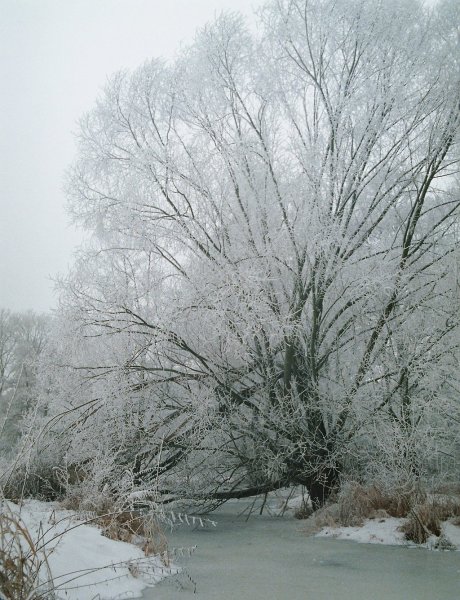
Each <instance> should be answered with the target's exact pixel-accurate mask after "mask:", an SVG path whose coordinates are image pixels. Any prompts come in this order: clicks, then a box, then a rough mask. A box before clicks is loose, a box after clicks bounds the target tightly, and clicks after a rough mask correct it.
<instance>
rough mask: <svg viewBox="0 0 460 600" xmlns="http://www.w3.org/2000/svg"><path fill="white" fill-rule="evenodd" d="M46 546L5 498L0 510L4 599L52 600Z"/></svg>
mask: <svg viewBox="0 0 460 600" xmlns="http://www.w3.org/2000/svg"><path fill="white" fill-rule="evenodd" d="M48 554H49V552H48V550H47V548H46V546H42V545H40V544H37V543H36V541H34V539H33V537H32V535H31V534H30V532H29V530H28V529H27V527H26V525H25V524H24V523H23V522H22V520H21V518H20V517H19V515H17V514H16V513H14V512H13V511H12V510H11V508H10V507H9V505H8V504H7V502H6V501H5V500H2V501H1V512H0V592H1V597H2V599H3V598H5V600H53V599H54V598H55V596H54V593H53V591H52V590H53V578H52V575H51V571H50V568H49V564H48Z"/></svg>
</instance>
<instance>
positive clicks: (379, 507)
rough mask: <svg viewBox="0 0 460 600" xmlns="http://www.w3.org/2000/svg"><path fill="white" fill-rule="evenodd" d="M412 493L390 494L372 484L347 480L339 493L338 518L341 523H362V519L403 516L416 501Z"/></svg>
mask: <svg viewBox="0 0 460 600" xmlns="http://www.w3.org/2000/svg"><path fill="white" fill-rule="evenodd" d="M419 493H420V492H419ZM417 497H418V496H417V495H415V494H414V493H412V494H409V493H404V492H400V493H394V494H390V493H388V492H385V491H383V490H382V489H381V488H379V487H377V486H375V485H373V486H370V487H365V486H363V485H361V484H359V483H357V482H354V481H353V482H349V483H347V484H345V485H344V486H343V487H342V490H341V492H340V494H339V511H340V512H339V518H340V522H341V523H342V524H343V525H362V522H363V521H364V519H372V518H376V517H382V516H389V517H405V516H406V515H407V514H408V512H409V511H410V509H411V506H413V504H414V502H416V498H417Z"/></svg>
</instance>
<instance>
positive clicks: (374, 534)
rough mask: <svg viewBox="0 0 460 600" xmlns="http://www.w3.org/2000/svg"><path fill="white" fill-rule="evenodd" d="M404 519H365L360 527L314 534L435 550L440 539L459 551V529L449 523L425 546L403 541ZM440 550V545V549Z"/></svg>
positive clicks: (336, 528) (326, 528)
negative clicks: (445, 540)
mask: <svg viewBox="0 0 460 600" xmlns="http://www.w3.org/2000/svg"><path fill="white" fill-rule="evenodd" d="M405 522H406V519H397V518H395V517H388V518H382V519H366V520H365V521H364V523H363V525H362V526H361V527H323V528H322V529H321V531H319V532H318V533H316V534H315V536H316V537H322V538H334V539H338V540H350V541H354V542H360V543H362V544H385V545H389V546H414V547H415V546H417V547H422V548H429V549H437V548H438V542H439V540H440V537H442V538H443V539H447V540H449V542H450V543H451V544H453V545H454V546H455V547H456V549H457V550H460V527H458V526H456V525H454V524H453V523H451V522H449V521H445V522H443V523H442V525H441V528H442V534H441V536H440V537H436V536H434V535H433V536H431V537H430V538H429V539H428V541H427V542H426V544H414V543H413V542H409V541H407V540H406V539H405V535H404V533H403V532H402V531H401V527H402V525H403V524H404V523H405ZM440 549H442V545H441V548H440Z"/></svg>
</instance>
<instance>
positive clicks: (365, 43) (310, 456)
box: [61, 0, 460, 506]
mask: <svg viewBox="0 0 460 600" xmlns="http://www.w3.org/2000/svg"><path fill="white" fill-rule="evenodd" d="M446 15H448V18H446ZM449 17H450V18H449ZM260 24H261V32H262V33H261V35H260V37H254V36H253V35H251V34H250V33H249V32H248V30H247V29H246V28H245V26H244V23H243V22H242V20H241V19H240V18H239V17H237V16H234V15H228V16H223V17H221V18H219V19H217V21H216V22H215V23H213V24H212V25H210V26H208V27H206V28H205V29H204V30H203V31H201V33H200V34H199V35H198V36H197V38H196V41H195V43H194V44H193V45H192V46H190V47H189V48H188V49H186V50H184V51H183V52H182V54H181V55H180V56H179V58H178V59H177V60H176V61H175V62H174V63H173V64H166V63H164V62H162V61H159V60H153V61H150V62H147V63H146V64H145V65H143V66H142V67H140V68H139V69H138V70H137V71H135V72H134V73H132V74H129V73H118V74H116V75H115V76H114V77H113V78H112V80H111V82H110V84H109V85H108V86H107V88H106V89H105V91H104V94H103V95H102V96H101V97H100V98H99V100H98V102H97V105H96V107H95V108H94V110H93V111H91V112H90V113H89V114H87V115H86V116H85V117H84V118H83V119H82V121H81V130H80V136H79V155H78V159H77V161H76V162H75V164H74V166H73V168H72V171H71V173H70V176H69V183H68V192H69V198H70V207H71V211H72V213H73V215H74V217H75V219H76V221H78V222H79V223H80V224H82V226H83V227H85V228H87V229H88V230H90V231H91V232H92V233H93V237H92V240H91V243H90V244H89V245H88V246H87V247H86V249H83V250H82V254H81V257H80V259H79V261H78V262H77V263H76V266H75V268H74V270H73V272H72V273H71V274H70V276H69V278H68V280H67V281H66V282H64V284H63V287H64V291H63V295H62V307H61V311H62V314H63V315H66V318H71V319H73V320H74V322H75V323H76V326H75V332H76V334H75V335H77V336H79V337H80V338H81V339H82V340H84V339H85V340H90V339H93V340H97V342H95V343H96V344H99V346H98V347H99V348H100V345H101V344H102V345H103V344H109V345H110V347H111V348H118V350H117V351H116V352H115V353H114V354H112V355H111V356H110V360H109V357H108V356H107V355H106V354H104V352H99V353H96V354H95V355H93V356H92V357H91V360H87V361H86V362H85V359H84V356H80V357H79V359H78V360H77V361H75V362H74V363H73V364H72V361H71V360H68V361H67V365H66V368H73V369H75V372H78V374H79V377H80V381H81V382H83V381H84V382H85V384H84V385H83V384H82V390H85V386H87V385H88V382H91V384H94V385H96V382H97V385H98V386H102V387H103V388H104V389H105V390H106V391H107V390H108V392H107V393H106V394H105V395H103V397H104V402H102V403H101V405H102V406H104V407H105V408H104V409H102V408H100V410H101V411H102V410H107V418H109V413H110V402H111V400H110V398H111V397H113V393H115V392H114V390H116V389H118V390H120V389H122V390H123V393H122V394H120V395H119V396H118V397H119V398H120V402H121V405H120V406H122V407H123V406H125V407H131V408H130V409H129V410H131V409H132V407H133V406H136V403H137V402H138V400H139V398H140V396H142V403H146V406H148V407H149V408H148V411H147V412H148V415H147V416H145V415H144V416H145V419H144V421H143V431H144V435H143V436H140V438H139V451H138V452H137V453H136V457H135V458H133V457H131V459H130V460H131V466H132V461H133V460H138V465H137V467H136V469H137V471H138V473H142V471H143V469H144V466H143V465H145V464H147V463H148V464H150V463H151V461H152V459H153V457H155V459H154V460H156V461H157V464H158V469H157V471H158V473H160V474H161V476H162V478H163V479H162V481H163V482H164V483H163V485H164V489H165V490H168V491H169V492H171V494H172V495H174V494H177V495H180V494H183V495H187V494H188V495H189V496H200V495H201V496H202V497H205V498H213V499H215V500H217V501H219V500H225V499H227V498H230V497H235V496H244V495H250V494H253V493H257V492H263V491H268V490H270V489H274V488H276V487H280V486H284V485H290V484H303V485H305V486H307V488H308V490H309V492H310V495H311V497H312V500H313V503H314V504H315V505H316V506H318V505H320V504H321V503H322V502H323V501H324V500H325V499H326V497H327V496H328V494H329V492H330V490H331V488H332V487H333V486H334V485H336V483H337V481H338V478H339V476H340V473H341V471H342V469H343V464H344V460H346V457H347V455H348V453H349V452H350V448H351V446H352V444H353V441H354V440H355V439H356V436H357V434H358V433H359V432H360V431H361V430H362V428H363V427H364V426H365V425H366V423H369V422H370V421H372V420H373V419H375V418H377V419H378V418H379V415H385V418H387V417H388V415H389V414H390V413H391V411H393V412H395V414H396V411H397V410H399V414H400V415H403V416H402V418H403V419H404V418H405V417H404V411H405V410H406V408H407V402H408V398H409V396H408V395H407V393H406V392H407V390H409V389H410V390H411V396H410V397H411V402H413V403H414V404H413V406H415V403H417V402H418V403H428V404H430V403H431V404H430V405H433V403H436V402H437V401H438V400H439V394H440V393H441V391H440V390H441V388H439V387H437V386H436V385H434V384H433V382H434V381H436V377H438V376H440V373H441V372H443V373H445V374H446V375H445V379H446V381H447V382H449V381H450V382H452V381H453V379H452V378H453V377H454V375H453V373H454V372H455V369H454V365H455V364H458V336H459V323H458V313H453V312H452V310H451V306H452V299H453V298H457V299H458V282H456V280H455V278H454V277H451V274H452V268H453V265H455V264H456V261H458V244H459V238H458V226H457V219H458V213H459V198H458V187H456V185H455V173H456V170H457V169H458V134H459V126H460V113H459V101H458V98H459V91H460V87H459V72H458V60H457V58H456V57H457V56H458V37H456V33H455V31H456V27H458V12H455V10H454V8H453V7H452V6H451V5H449V4H448V3H445V4H441V6H440V7H439V8H438V9H437V11H435V12H429V11H428V10H427V9H426V8H424V7H423V6H422V5H421V4H420V3H419V2H417V1H415V0H404V1H402V2H401V1H398V2H396V1H389V2H385V3H382V2H377V1H373V0H366V1H364V2H363V1H359V2H355V1H353V0H346V1H345V0H339V1H338V2H334V3H330V2H327V1H322V0H311V1H304V0H303V1H300V0H285V1H284V0H279V1H278V2H274V3H271V4H268V5H267V6H266V7H265V8H264V10H263V11H261V13H260ZM447 315H448V316H447ZM413 327H415V328H417V329H416V330H414V329H412V328H413ZM424 332H425V333H424ZM414 336H415V338H418V342H417V343H416V341H417V340H415V339H413V338H414ZM74 339H75V338H74ZM104 340H105V341H104ZM85 343H89V342H85ZM87 356H88V355H87ZM456 361H457V362H456ZM422 365H428V366H429V368H428V369H427V372H429V373H431V376H430V377H431V380H430V381H431V383H429V386H431V387H430V389H431V390H432V393H429V394H428V393H425V392H426V390H427V389H428V388H427V387H426V385H425V384H426V382H425V383H423V385H422V384H421V383H420V381H421V380H420V369H421V368H422ZM115 381H118V382H120V381H123V382H124V383H123V385H121V384H120V383H118V384H115V383H114V382H115ZM448 384H449V383H446V385H448ZM117 385H118V386H119V387H118V388H117ZM120 385H121V387H120ZM429 386H428V387H429ZM442 389H444V387H443V388H442ZM110 390H111V391H110ZM111 394H112V396H111ZM97 397H99V396H97ZM88 398H93V396H92V391H89V392H88V388H86V391H84V393H83V395H82V396H81V397H80V399H79V400H78V402H81V404H82V405H84V404H85V402H86V401H87V400H88ZM139 401H140V400H139ZM123 402H124V404H123ZM398 402H399V403H400V406H399V408H397V406H396V404H397V403H398ZM122 410H124V409H122ZM401 411H402V413H401ZM96 413H98V411H96ZM99 414H101V413H100V412H99ZM146 414H147V413H146ZM153 415H156V419H157V420H155V418H154V416H153ZM159 415H160V416H161V419H159V420H158V416H159ZM143 418H144V417H143ZM382 418H383V417H382ZM100 423H101V419H99V420H96V421H95V420H94V419H93V420H91V419H87V420H85V424H86V426H88V427H90V426H94V427H97V426H101V425H100ZM149 423H150V424H151V423H155V426H154V427H152V429H149ZM162 423H163V424H162ZM133 431H134V429H133ZM146 440H147V441H148V443H146ZM152 440H156V441H155V443H153V442H152ZM149 444H150V445H149ZM168 477H169V479H168Z"/></svg>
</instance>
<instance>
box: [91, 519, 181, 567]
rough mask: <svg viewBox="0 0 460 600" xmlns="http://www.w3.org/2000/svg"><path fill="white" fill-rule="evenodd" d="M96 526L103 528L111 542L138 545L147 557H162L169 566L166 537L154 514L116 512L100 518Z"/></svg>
mask: <svg viewBox="0 0 460 600" xmlns="http://www.w3.org/2000/svg"><path fill="white" fill-rule="evenodd" d="M96 524H97V525H99V526H100V527H101V528H102V534H103V535H105V536H106V537H108V538H110V539H111V540H120V541H122V542H128V543H130V544H136V545H138V546H140V547H141V548H142V550H143V551H144V554H145V555H146V556H161V557H162V560H163V562H164V563H165V565H166V566H169V562H170V559H169V555H168V542H167V539H166V535H165V533H164V531H163V528H162V527H161V525H160V524H159V522H158V519H157V518H156V516H155V515H154V514H152V513H146V514H140V513H138V512H133V511H122V512H115V513H110V514H106V515H102V516H100V517H99V518H98V519H97V520H96Z"/></svg>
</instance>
